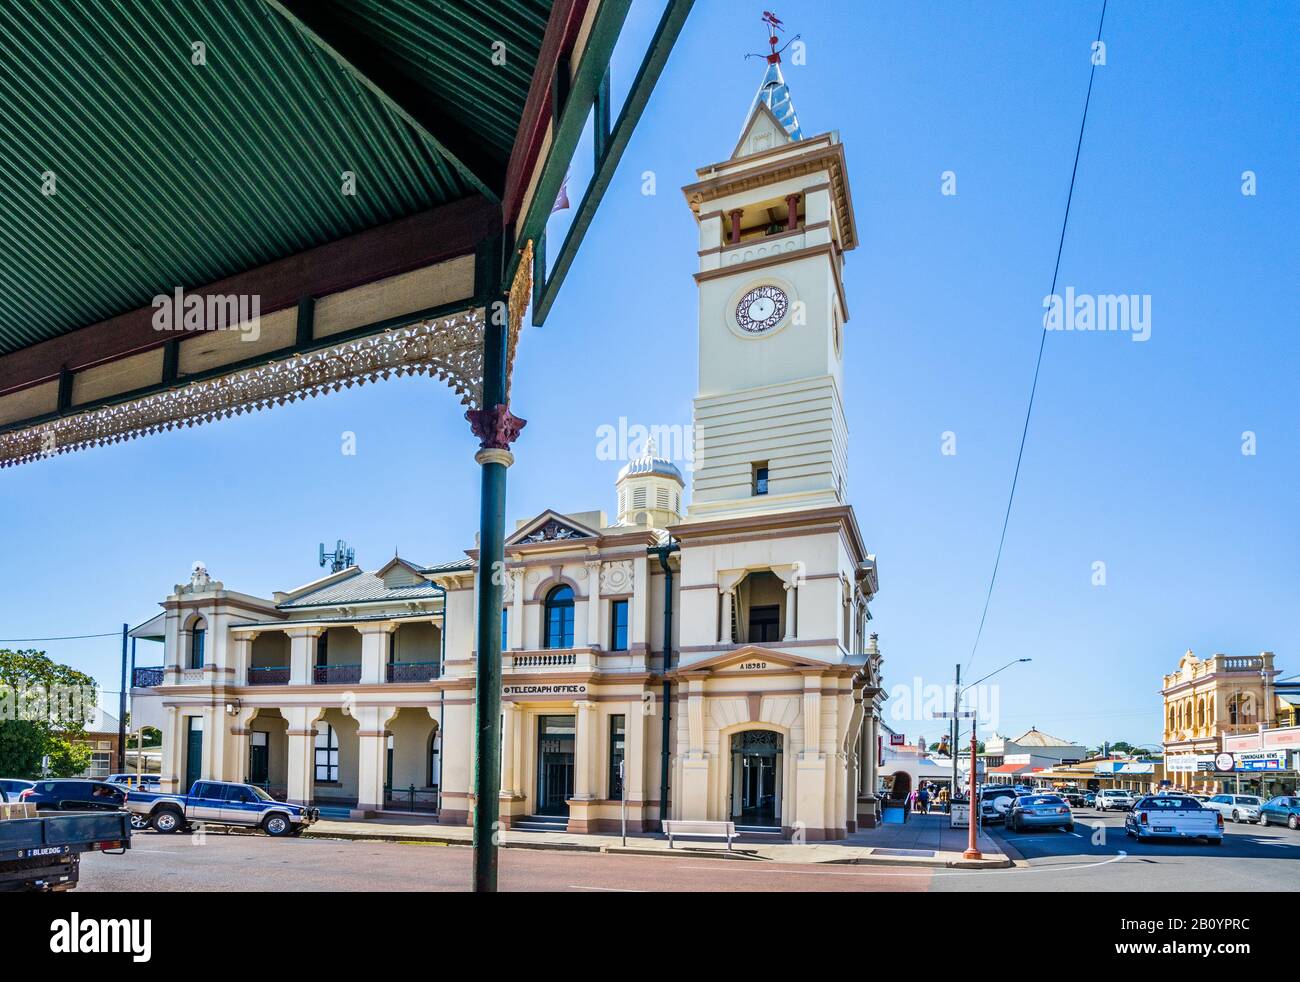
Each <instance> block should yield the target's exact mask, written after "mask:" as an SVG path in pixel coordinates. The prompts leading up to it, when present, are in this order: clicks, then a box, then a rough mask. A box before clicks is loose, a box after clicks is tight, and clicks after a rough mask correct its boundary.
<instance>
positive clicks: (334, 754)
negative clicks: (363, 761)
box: [316, 723, 339, 783]
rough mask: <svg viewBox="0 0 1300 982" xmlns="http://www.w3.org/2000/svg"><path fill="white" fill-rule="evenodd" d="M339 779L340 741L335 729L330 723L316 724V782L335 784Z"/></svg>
mask: <svg viewBox="0 0 1300 982" xmlns="http://www.w3.org/2000/svg"><path fill="white" fill-rule="evenodd" d="M338 779H339V740H338V736H337V735H336V734H335V732H334V727H332V726H330V725H329V724H328V723H317V724H316V780H317V781H326V782H335V783H337V782H338Z"/></svg>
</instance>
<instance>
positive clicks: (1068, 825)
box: [1065, 822, 1074, 832]
mask: <svg viewBox="0 0 1300 982" xmlns="http://www.w3.org/2000/svg"><path fill="white" fill-rule="evenodd" d="M1065 831H1067V832H1073V831H1074V823H1073V822H1066V823H1065Z"/></svg>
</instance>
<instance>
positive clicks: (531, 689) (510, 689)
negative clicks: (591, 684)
mask: <svg viewBox="0 0 1300 982" xmlns="http://www.w3.org/2000/svg"><path fill="white" fill-rule="evenodd" d="M501 694H502V695H503V696H585V695H586V694H587V687H586V685H584V684H582V683H581V682H578V683H574V684H572V685H503V686H502V687H501Z"/></svg>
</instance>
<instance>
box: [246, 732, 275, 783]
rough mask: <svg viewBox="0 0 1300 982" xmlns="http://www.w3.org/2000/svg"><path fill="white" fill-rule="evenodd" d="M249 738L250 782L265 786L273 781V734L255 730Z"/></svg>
mask: <svg viewBox="0 0 1300 982" xmlns="http://www.w3.org/2000/svg"><path fill="white" fill-rule="evenodd" d="M249 740H250V744H249V747H248V783H249V784H256V785H257V786H258V787H261V788H265V787H266V786H267V785H268V784H270V783H271V734H269V733H267V732H265V731H263V730H254V731H253V732H252V733H250V734H249Z"/></svg>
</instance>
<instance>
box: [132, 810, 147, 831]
mask: <svg viewBox="0 0 1300 982" xmlns="http://www.w3.org/2000/svg"><path fill="white" fill-rule="evenodd" d="M148 827H149V819H147V818H146V817H145V816H143V815H137V814H135V813H134V812H132V813H131V828H133V829H135V830H136V831H137V832H142V831H144V830H145V829H147V828H148Z"/></svg>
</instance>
